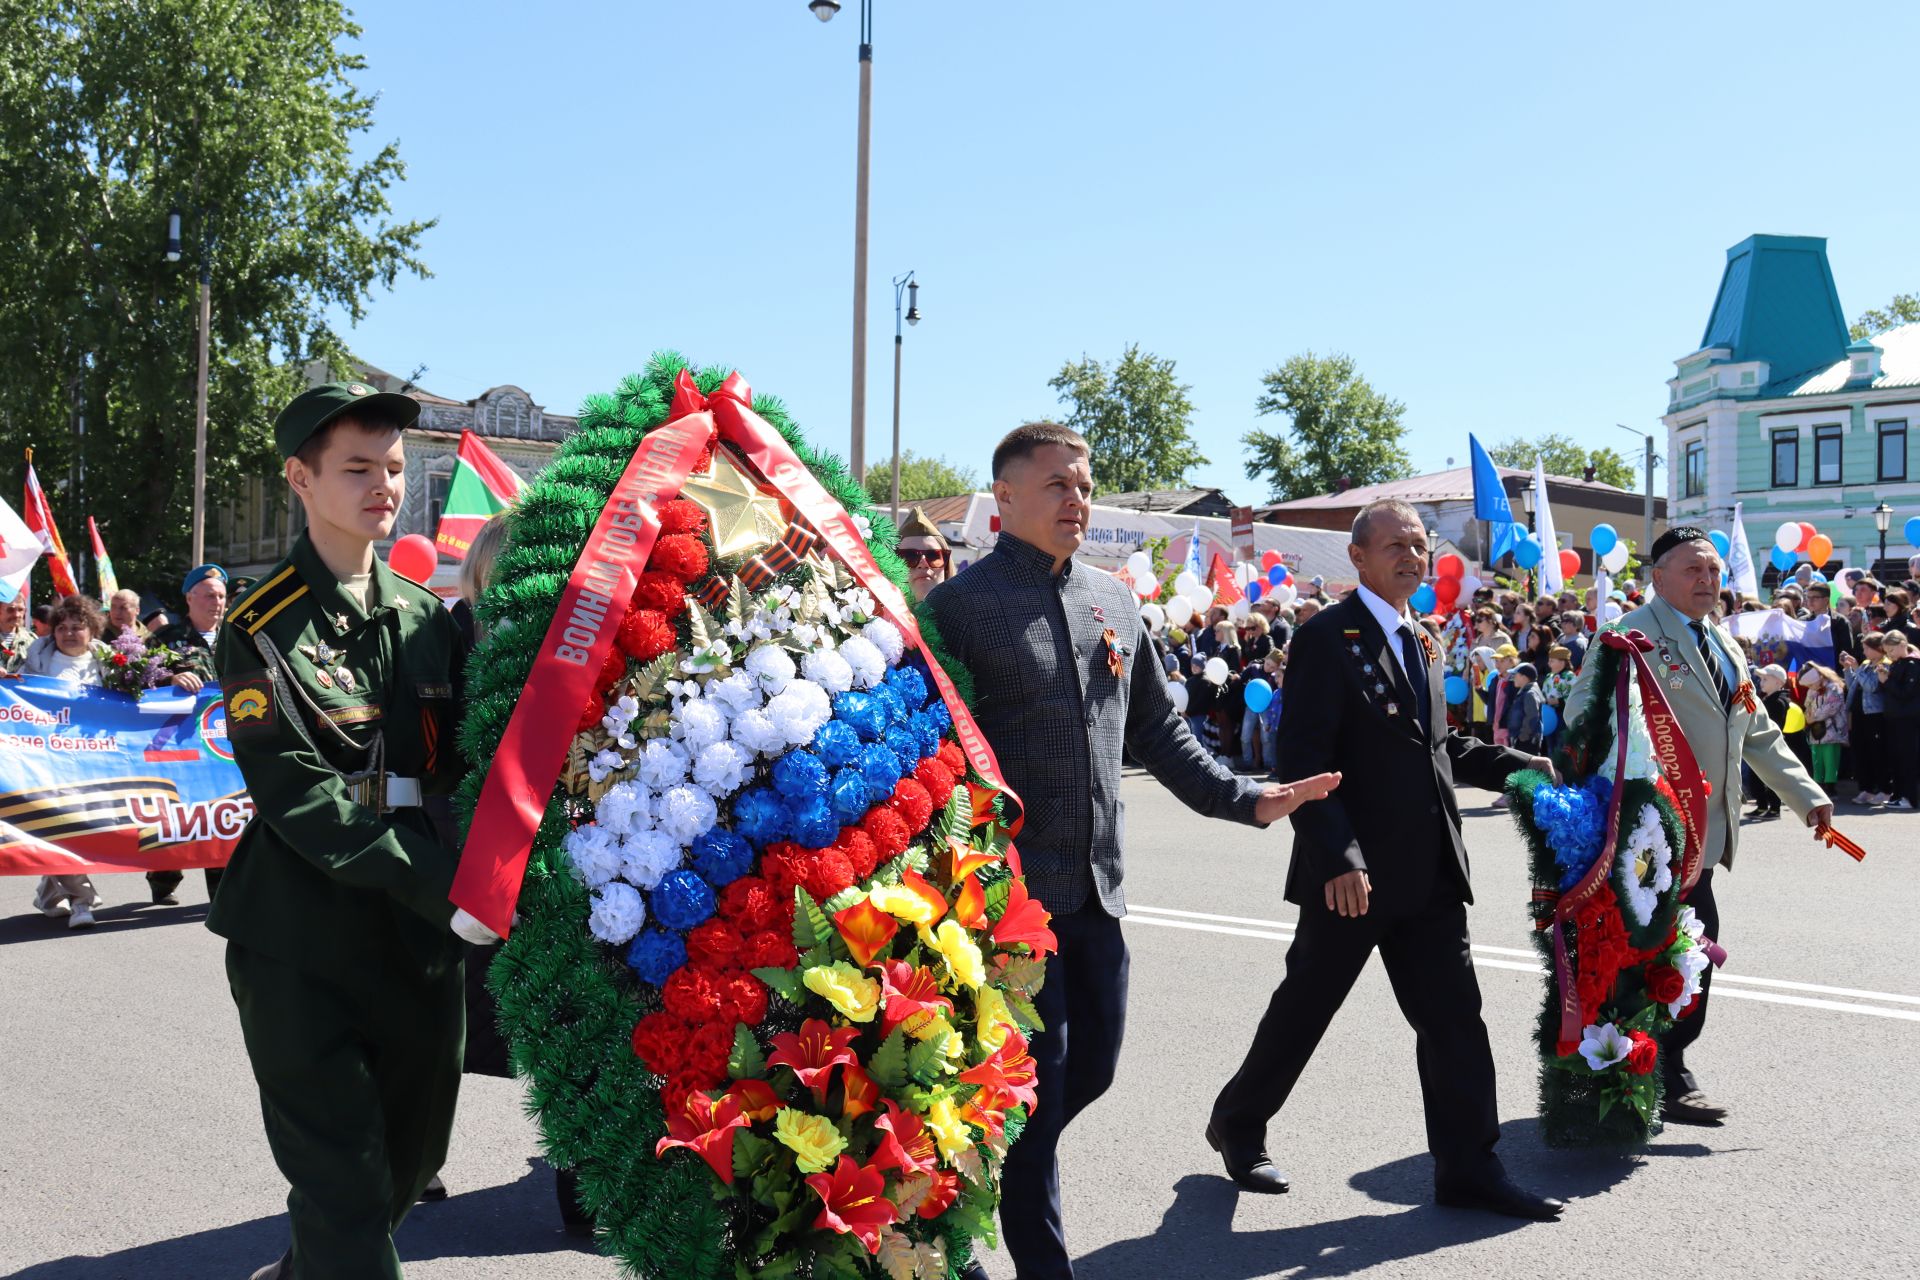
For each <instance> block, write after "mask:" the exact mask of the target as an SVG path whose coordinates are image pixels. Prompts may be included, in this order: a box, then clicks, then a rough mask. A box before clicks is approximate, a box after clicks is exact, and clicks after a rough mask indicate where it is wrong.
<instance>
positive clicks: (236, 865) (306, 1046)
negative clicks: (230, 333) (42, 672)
mask: <svg viewBox="0 0 1920 1280" xmlns="http://www.w3.org/2000/svg"><path fill="white" fill-rule="evenodd" d="M419 412H420V406H419V404H418V402H416V401H414V400H412V399H410V398H409V397H407V396H402V395H392V394H386V393H382V392H379V391H376V390H375V389H374V388H372V387H369V386H368V385H367V384H365V383H361V382H345V383H339V382H336V383H326V384H323V385H320V386H316V387H312V388H309V389H308V390H307V391H305V392H302V393H301V394H300V395H299V396H298V397H296V398H295V399H294V400H293V402H292V403H291V404H289V405H288V406H287V407H286V408H285V409H284V410H283V411H282V412H281V414H280V417H279V419H278V421H277V422H276V423H275V425H274V437H275V442H276V443H277V444H278V445H279V448H280V454H281V456H282V457H283V458H284V459H285V460H286V461H285V474H286V480H287V484H288V486H289V487H290V488H291V489H292V490H293V491H294V494H295V495H296V496H297V497H298V498H299V499H300V501H301V503H302V505H303V506H304V507H305V508H306V513H307V527H306V529H305V530H304V531H303V532H302V533H301V535H300V537H299V539H298V541H296V542H295V543H294V545H293V549H292V551H291V552H290V553H289V554H288V556H287V558H286V559H285V560H282V561H281V562H280V563H279V564H277V565H275V566H274V567H273V568H272V569H271V570H269V571H268V572H267V573H266V575H265V576H264V577H262V578H261V580H260V581H259V582H258V583H257V584H256V585H255V586H254V587H253V588H252V589H251V590H249V591H248V592H246V593H245V594H244V595H241V596H240V597H238V598H237V599H236V600H235V601H234V603H233V607H232V609H231V610H229V611H228V614H227V617H226V622H225V625H224V626H223V627H222V628H221V630H220V637H219V643H218V645H217V646H216V657H217V661H218V666H219V672H220V684H221V689H222V691H223V692H224V694H225V696H226V710H227V734H228V738H229V739H230V740H231V742H232V743H233V751H234V757H235V760H236V762H237V763H238V764H239V767H240V772H241V774H242V775H243V776H244V777H245V778H246V782H247V790H248V792H249V793H250V794H251V795H252V797H253V801H254V806H255V810H256V812H255V814H254V817H253V820H252V821H251V822H249V823H248V824H247V828H246V830H245V831H244V832H243V833H242V834H241V836H240V842H239V845H238V847H237V848H235V850H234V854H233V860H232V862H231V863H230V864H229V865H228V868H227V876H226V882H225V883H224V884H223V885H222V886H221V888H220V893H219V896H218V897H217V898H215V899H214V904H213V911H212V913H211V914H210V915H209V916H208V918H207V927H208V928H209V929H211V930H213V932H215V933H217V934H220V935H221V936H222V937H224V938H226V939H227V955H226V963H227V979H228V983H229V985H230V986H231V988H232V991H233V1000H234V1004H235V1005H236V1007H237V1008H238V1010H239V1014H240V1029H241V1032H242V1034H243V1036H244V1038H245V1041H246V1045H247V1056H248V1057H249V1059H251V1061H252V1065H253V1075H254V1080H255V1082H256V1083H257V1084H258V1086H259V1090H260V1109H261V1112H262V1114H263V1116H264V1118H265V1121H266V1133H267V1145H268V1146H269V1147H271V1148H272V1150H273V1158H274V1161H275V1162H276V1163H277V1164H278V1165H279V1166H280V1171H281V1172H282V1173H283V1174H284V1175H286V1179H287V1182H288V1183H289V1184H290V1185H291V1190H290V1192H289V1194H288V1196H287V1210H288V1217H289V1221H290V1225H291V1228H292V1236H293V1239H292V1246H291V1248H289V1249H288V1251H287V1253H286V1255H285V1256H284V1257H282V1258H281V1259H280V1260H279V1261H277V1262H274V1263H272V1264H270V1265H268V1266H266V1267H263V1268H261V1269H260V1270H259V1271H257V1272H255V1273H254V1275H255V1280H291V1278H293V1277H298V1278H299V1280H332V1277H336V1276H340V1277H346V1276H352V1277H355V1280H360V1278H362V1277H365V1278H366V1280H399V1276H400V1260H399V1257H398V1255H397V1254H396V1253H395V1252H394V1248H393V1230H394V1228H395V1227H397V1226H398V1225H399V1223H400V1220H401V1218H402V1217H404V1216H405V1214H406V1212H407V1210H408V1209H409V1208H411V1207H412V1205H413V1203H414V1201H415V1200H416V1199H417V1198H418V1197H419V1195H420V1193H421V1192H422V1191H423V1190H424V1189H425V1188H426V1186H427V1184H428V1182H429V1181H430V1180H431V1179H432V1178H433V1176H434V1174H435V1173H436V1172H437V1171H438V1170H439V1168H440V1165H441V1163H442V1161H443V1160H444V1159H445V1158H446V1153H447V1137H448V1133H449V1131H450V1130H451V1127H452V1123H453V1109H454V1099H455V1096H456V1094H457V1093H458V1090H459V1087H460V1056H461V1048H462V1043H463V1039H464V1035H465V1011H464V1004H463V1000H462V990H461V981H462V979H461V960H460V957H461V949H460V937H469V939H470V940H471V941H474V942H482V941H485V940H488V939H492V935H491V934H490V933H487V932H486V930H485V929H484V928H482V927H480V926H479V925H478V924H477V922H473V921H472V920H471V917H468V918H467V919H466V920H465V921H462V920H460V919H459V917H460V916H464V914H465V913H456V912H455V910H454V908H453V904H452V903H450V902H448V901H447V891H448V889H449V888H450V887H451V886H452V883H453V871H454V863H455V859H456V856H457V851H456V849H455V848H454V846H453V844H452V842H451V838H450V835H451V833H447V832H443V831H440V830H437V829H436V827H435V825H434V823H433V821H432V819H431V818H430V817H429V814H428V810H427V809H426V808H425V807H423V805H422V801H423V799H425V798H426V797H427V796H430V795H438V794H442V793H445V792H448V791H451V790H452V788H453V786H454V784H455V783H456V782H457V781H458V779H459V777H460V775H461V772H462V770H463V768H464V766H463V764H462V762H461V760H460V757H459V754H458V752H457V751H456V750H455V747H454V733H455V729H456V727H457V721H458V708H459V705H460V690H461V668H462V665H463V663H464V660H465V655H466V647H465V643H464V642H463V641H462V640H461V638H460V635H459V632H458V630H457V629H456V628H455V626H454V623H453V619H452V618H451V617H450V616H449V615H448V613H447V611H446V610H445V609H444V608H442V607H441V604H440V601H439V599H438V598H437V597H436V596H435V595H434V594H433V593H432V592H431V591H429V590H427V589H426V587H424V586H422V585H421V584H419V583H417V582H411V581H409V580H407V579H406V578H403V577H401V576H400V575H398V574H396V573H394V572H393V571H392V570H391V569H390V568H388V567H387V565H386V564H384V563H383V562H382V561H381V560H380V559H379V558H378V557H377V556H376V555H375V554H374V544H375V543H377V542H379V541H381V540H383V539H385V538H387V537H389V536H390V535H391V534H392V532H393V523H394V517H395V514H396V513H397V512H398V511H399V509H400V503H401V499H402V497H403V496H404V494H405V488H406V474H405V465H406V453H405V450H404V448H403V447H402V444H401V433H402V431H403V430H404V429H405V428H407V427H409V426H411V425H412V424H413V422H414V420H415V419H416V418H417V417H418V416H419ZM456 928H462V929H463V930H464V931H463V932H462V933H461V934H459V935H456V933H455V929H456ZM495 940H497V939H495Z"/></svg>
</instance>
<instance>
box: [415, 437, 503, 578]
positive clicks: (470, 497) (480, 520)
mask: <svg viewBox="0 0 1920 1280" xmlns="http://www.w3.org/2000/svg"><path fill="white" fill-rule="evenodd" d="M522 487H524V486H523V484H522V481H521V479H520V477H519V476H517V475H515V474H514V473H513V469H512V468H511V467H509V466H507V464H506V463H504V462H502V461H500V459H499V457H498V456H496V455H495V454H494V452H493V450H491V449H489V448H487V446H486V442H485V441H483V440H481V439H480V437H479V436H477V435H475V434H473V432H471V431H462V432H461V433H460V449H459V452H458V453H457V454H456V456H455V461H454V464H453V481H452V483H451V484H450V485H448V487H447V504H446V507H445V508H444V509H443V510H442V511H441V513H440V528H439V529H438V530H436V531H435V533H434V538H433V542H434V546H436V547H437V548H439V551H440V554H442V555H444V556H449V557H451V558H452V559H455V560H464V559H466V558H467V548H468V547H470V546H472V545H473V539H474V537H475V535H477V534H478V533H479V532H480V526H481V525H483V524H485V523H486V522H487V521H488V520H490V519H492V518H493V516H494V515H495V514H497V513H498V512H501V511H505V510H506V509H507V508H508V507H510V506H512V505H513V500H514V499H515V498H517V497H519V496H520V490H521V488H522Z"/></svg>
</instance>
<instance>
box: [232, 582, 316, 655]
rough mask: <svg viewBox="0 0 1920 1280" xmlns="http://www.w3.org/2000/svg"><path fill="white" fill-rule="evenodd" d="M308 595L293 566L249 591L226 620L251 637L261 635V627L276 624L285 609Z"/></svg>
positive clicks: (236, 602)
mask: <svg viewBox="0 0 1920 1280" xmlns="http://www.w3.org/2000/svg"><path fill="white" fill-rule="evenodd" d="M305 594H307V584H306V582H305V581H304V580H302V579H301V577H300V572H299V570H298V569H296V568H295V567H294V566H293V565H287V566H286V567H285V568H283V569H281V570H280V572H278V573H276V574H274V575H273V576H272V577H271V578H268V579H267V580H266V581H265V582H263V583H261V584H260V585H259V586H257V587H255V588H254V589H253V590H251V591H249V592H247V594H246V595H244V596H242V597H241V598H240V599H239V600H237V601H235V602H234V605H233V607H232V608H231V609H229V610H228V611H227V621H228V622H230V623H232V624H233V625H234V626H236V627H238V628H240V629H241V630H242V631H244V632H246V633H247V634H248V635H250V636H255V637H257V636H259V634H260V628H262V627H264V626H266V625H267V623H269V622H271V621H273V618H274V616H275V615H276V614H278V613H279V612H280V611H281V610H282V609H284V608H286V607H287V606H288V605H290V604H292V603H293V602H294V601H295V600H298V599H299V598H300V597H301V596H303V595H305Z"/></svg>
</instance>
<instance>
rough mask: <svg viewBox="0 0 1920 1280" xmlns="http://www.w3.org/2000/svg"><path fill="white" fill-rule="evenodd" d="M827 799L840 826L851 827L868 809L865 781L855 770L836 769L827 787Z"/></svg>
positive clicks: (858, 771) (850, 768)
mask: <svg viewBox="0 0 1920 1280" xmlns="http://www.w3.org/2000/svg"><path fill="white" fill-rule="evenodd" d="M827 798H828V801H829V802H830V804H831V806H832V808H833V816H834V817H835V818H836V819H837V820H838V821H839V823H840V825H841V826H843V827H845V826H851V825H852V824H854V823H856V822H858V821H860V819H861V818H863V817H865V816H866V813H867V809H868V808H869V805H868V804H867V780H866V778H865V777H864V776H862V774H861V772H860V770H858V769H856V768H852V767H849V768H845V769H836V770H834V772H833V781H832V782H831V783H830V784H829V785H828V787H827Z"/></svg>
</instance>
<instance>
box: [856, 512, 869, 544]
mask: <svg viewBox="0 0 1920 1280" xmlns="http://www.w3.org/2000/svg"><path fill="white" fill-rule="evenodd" d="M852 520H853V527H854V528H856V529H858V530H859V531H860V537H861V539H862V540H863V541H864V540H866V539H868V538H871V537H873V521H871V520H869V519H867V518H866V517H865V516H854V517H852Z"/></svg>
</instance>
